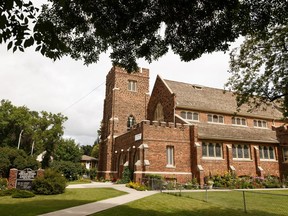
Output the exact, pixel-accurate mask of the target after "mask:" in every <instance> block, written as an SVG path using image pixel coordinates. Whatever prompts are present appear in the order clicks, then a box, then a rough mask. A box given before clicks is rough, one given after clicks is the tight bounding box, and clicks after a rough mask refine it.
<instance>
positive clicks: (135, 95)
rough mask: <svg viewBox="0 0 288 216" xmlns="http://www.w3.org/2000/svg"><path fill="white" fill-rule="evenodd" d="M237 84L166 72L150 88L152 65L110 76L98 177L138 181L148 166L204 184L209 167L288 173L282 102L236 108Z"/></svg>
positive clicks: (210, 172)
mask: <svg viewBox="0 0 288 216" xmlns="http://www.w3.org/2000/svg"><path fill="white" fill-rule="evenodd" d="M236 110H237V107H236V101H235V97H234V96H233V94H232V93H231V92H226V93H225V94H224V93H223V90H221V89H215V88H210V87H205V86H199V85H194V84H189V83H182V82H176V81H170V80H165V79H162V78H161V77H160V76H157V78H156V81H155V84H154V87H153V90H152V93H151V95H150V94H149V70H148V69H144V68H142V69H140V71H139V72H137V73H132V74H128V73H127V72H126V71H125V70H123V69H121V68H118V67H113V68H112V69H111V70H110V72H109V73H108V75H107V77H106V95H105V100H104V111H103V121H102V131H101V133H102V134H101V143H100V156H99V165H98V178H101V177H103V178H105V179H119V178H121V177H122V172H123V169H124V167H125V166H127V167H129V169H130V171H131V172H132V173H133V178H134V179H133V180H134V181H141V179H142V178H143V177H145V175H147V174H157V175H162V176H163V177H164V178H165V179H170V180H171V179H173V180H176V181H177V182H187V181H189V180H191V179H192V177H196V178H197V180H198V181H199V183H200V184H201V185H203V184H204V177H205V176H208V175H215V174H220V175H221V174H224V173H225V172H228V171H231V172H235V173H236V174H237V175H238V176H244V175H246V176H261V177H263V176H267V175H274V176H279V177H282V176H283V175H287V174H288V173H287V172H288V129H287V127H286V126H283V122H282V121H281V118H282V113H281V112H280V111H279V110H278V109H276V108H274V107H272V106H271V107H267V109H266V110H265V111H264V110H263V109H261V110H260V109H259V110H254V111H253V112H251V111H250V112H248V111H247V110H248V107H245V106H243V107H242V108H241V110H240V111H239V112H237V113H236Z"/></svg>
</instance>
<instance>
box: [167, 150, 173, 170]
mask: <svg viewBox="0 0 288 216" xmlns="http://www.w3.org/2000/svg"><path fill="white" fill-rule="evenodd" d="M166 154H167V166H174V146H167V148H166Z"/></svg>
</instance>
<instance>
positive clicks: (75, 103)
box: [61, 82, 105, 113]
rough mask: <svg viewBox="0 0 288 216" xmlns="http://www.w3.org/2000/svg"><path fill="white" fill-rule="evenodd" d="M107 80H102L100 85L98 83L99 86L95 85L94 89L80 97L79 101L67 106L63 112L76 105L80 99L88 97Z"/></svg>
mask: <svg viewBox="0 0 288 216" xmlns="http://www.w3.org/2000/svg"><path fill="white" fill-rule="evenodd" d="M104 83H105V82H102V83H101V84H100V85H98V86H97V87H95V88H94V89H93V90H92V91H90V92H89V93H88V94H86V95H84V96H83V97H81V98H79V99H78V100H77V101H75V102H74V103H72V104H71V105H70V106H68V107H66V108H65V109H64V110H62V112H61V113H64V112H65V111H67V110H68V109H70V108H71V107H72V106H74V105H75V104H77V103H79V102H80V101H82V100H83V99H85V98H86V97H88V96H89V95H90V94H92V92H94V91H96V90H97V89H98V88H99V87H100V86H102V85H103V84H104Z"/></svg>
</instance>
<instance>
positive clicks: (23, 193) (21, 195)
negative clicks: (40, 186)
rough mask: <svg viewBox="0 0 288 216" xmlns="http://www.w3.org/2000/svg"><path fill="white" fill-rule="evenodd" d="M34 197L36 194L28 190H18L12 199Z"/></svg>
mask: <svg viewBox="0 0 288 216" xmlns="http://www.w3.org/2000/svg"><path fill="white" fill-rule="evenodd" d="M34 196H35V194H34V193H33V192H31V191H27V190H17V191H16V192H14V193H13V194H12V198H30V197H34Z"/></svg>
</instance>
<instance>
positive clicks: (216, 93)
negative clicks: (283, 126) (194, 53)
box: [164, 80, 282, 119]
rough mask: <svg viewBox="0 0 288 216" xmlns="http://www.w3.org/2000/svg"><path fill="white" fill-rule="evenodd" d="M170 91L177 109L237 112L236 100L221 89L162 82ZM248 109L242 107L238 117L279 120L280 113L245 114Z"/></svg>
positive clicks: (268, 108)
mask: <svg viewBox="0 0 288 216" xmlns="http://www.w3.org/2000/svg"><path fill="white" fill-rule="evenodd" d="M164 82H165V83H166V85H167V86H169V88H170V89H171V91H172V92H173V93H174V94H175V95H176V102H177V108H182V109H192V110H201V111H205V112H211V113H224V114H232V115H233V114H235V113H236V111H237V104H236V98H235V96H233V93H232V92H229V91H227V92H226V93H225V94H224V91H223V90H222V89H216V88H210V87H205V86H199V85H193V84H188V83H182V82H176V81H171V80H164ZM247 110H249V107H248V106H247V105H243V106H242V107H241V110H240V111H239V112H238V113H237V114H238V115H244V116H253V117H259V118H267V119H280V118H281V117H282V113H281V112H280V111H279V110H277V109H275V108H273V107H271V106H270V107H267V109H266V110H263V109H260V108H259V109H257V110H253V112H247Z"/></svg>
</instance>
